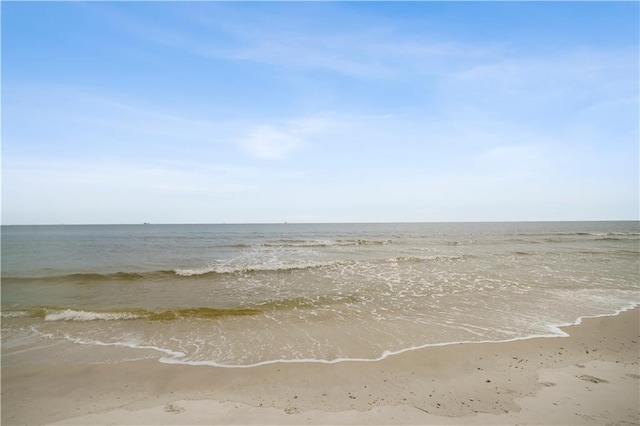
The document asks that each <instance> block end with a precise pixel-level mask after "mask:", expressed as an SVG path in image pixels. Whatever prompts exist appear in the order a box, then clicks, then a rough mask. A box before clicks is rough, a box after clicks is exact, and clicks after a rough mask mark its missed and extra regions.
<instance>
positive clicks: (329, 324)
mask: <svg viewBox="0 0 640 426" xmlns="http://www.w3.org/2000/svg"><path fill="white" fill-rule="evenodd" d="M639 254H640V224H639V223H638V222H560V223H549V222H545V223H450V224H447V223H442V224H315V225H313V224H308V225H307V224H305V225H303V224H288V225H284V224H282V225H128V226H124V225H123V226H112V225H103V226H4V227H2V317H3V318H2V348H3V350H2V352H3V362H9V363H16V362H47V360H51V359H55V357H62V356H64V357H65V358H66V359H68V360H72V361H73V362H76V361H77V362H119V361H123V360H130V359H142V358H156V359H158V360H160V361H162V362H174V363H188V364H207V365H226V366H247V365H255V364H260V363H269V362H285V361H286V362H296V361H300V360H315V361H320V362H335V361H340V360H375V359H380V358H382V357H385V356H387V355H388V354H390V353H397V352H401V351H404V350H409V349H412V348H416V347H422V346H425V345H439V344H447V343H454V342H464V341H503V340H513V339H520V338H527V337H530V336H539V335H554V334H557V333H558V330H557V329H555V328H554V326H555V325H561V324H568V323H574V322H576V321H577V320H578V319H579V318H581V317H585V316H598V315H611V314H615V313H616V312H619V311H621V310H624V309H627V308H629V307H631V306H634V305H637V304H638V302H639V288H640V287H639V281H640V278H639V277H640V256H639Z"/></svg>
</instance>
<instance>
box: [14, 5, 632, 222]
mask: <svg viewBox="0 0 640 426" xmlns="http://www.w3.org/2000/svg"><path fill="white" fill-rule="evenodd" d="M639 7H640V6H639V4H638V3H637V2H626V3H622V2H620V3H609V2H602V3H574V2H568V3H556V2H539V3H531V2H527V3H517V2H512V3H502V2H494V3H492V2H487V3H485V2H472V3H457V2H449V3H437V2H423V3H384V2H371V3H368V2H350V3H349V2H347V3H340V2H330V3H296V2H283V3H226V2H185V3H183V2H171V3H163V2H131V3H129V2H98V3H92V2H86V3H85V2H64V3H61V2H50V3H49V2H44V3H42V2H38V3H17V2H16V3H13V2H9V3H7V2H3V4H2V222H3V224H29V223H37V224H49V223H141V222H154V223H217V222H227V223H230V222H283V221H289V222H369V221H487V220H494V221H503V220H514V221H517V220H608V219H638V218H639V192H640V189H639V167H638V164H639V158H640V157H639V150H638V144H639V125H638V117H639V107H638V104H639V99H638V94H639V80H638V73H639V70H638V63H639V53H638V52H639V22H638V21H639Z"/></svg>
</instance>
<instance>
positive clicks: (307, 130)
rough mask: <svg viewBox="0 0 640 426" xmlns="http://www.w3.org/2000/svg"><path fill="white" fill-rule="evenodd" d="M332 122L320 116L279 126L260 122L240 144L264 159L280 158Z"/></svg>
mask: <svg viewBox="0 0 640 426" xmlns="http://www.w3.org/2000/svg"><path fill="white" fill-rule="evenodd" d="M333 126H334V124H333V123H332V122H331V121H330V120H328V119H326V118H321V117H308V118H301V119H294V120H289V121H287V122H285V123H284V124H281V125H279V126H276V125H271V124H261V125H257V126H254V127H253V128H252V129H251V130H249V132H248V134H247V135H246V137H244V138H242V139H241V140H240V145H241V146H242V147H243V148H244V149H245V151H246V152H247V153H248V154H249V155H252V156H254V157H258V158H264V159H282V158H285V157H286V156H288V155H289V154H291V153H293V152H294V151H295V150H297V149H299V148H300V147H301V146H303V145H304V144H305V141H306V140H308V139H309V138H313V137H315V136H317V135H318V134H320V133H322V132H323V131H326V130H329V129H330V128H332V127H333Z"/></svg>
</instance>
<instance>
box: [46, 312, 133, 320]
mask: <svg viewBox="0 0 640 426" xmlns="http://www.w3.org/2000/svg"><path fill="white" fill-rule="evenodd" d="M137 318H142V317H141V316H140V315H136V314H132V313H127V312H90V311H76V310H73V309H66V310H64V311H51V312H47V314H46V315H45V317H44V320H45V321H96V320H102V321H117V320H129V319H137Z"/></svg>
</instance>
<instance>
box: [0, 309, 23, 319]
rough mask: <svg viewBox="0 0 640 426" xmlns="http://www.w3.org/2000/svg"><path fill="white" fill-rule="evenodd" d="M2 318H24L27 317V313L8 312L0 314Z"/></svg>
mask: <svg viewBox="0 0 640 426" xmlns="http://www.w3.org/2000/svg"><path fill="white" fill-rule="evenodd" d="M0 316H1V317H2V318H24V317H28V316H29V312H27V311H9V312H2V313H0Z"/></svg>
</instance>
